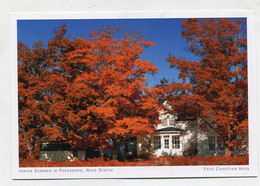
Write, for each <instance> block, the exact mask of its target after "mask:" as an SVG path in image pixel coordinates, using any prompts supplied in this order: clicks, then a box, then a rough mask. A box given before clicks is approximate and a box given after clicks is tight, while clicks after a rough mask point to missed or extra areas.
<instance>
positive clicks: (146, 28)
mask: <svg viewBox="0 0 260 186" xmlns="http://www.w3.org/2000/svg"><path fill="white" fill-rule="evenodd" d="M183 20H184V19H88V20H86V19H84V20H19V21H18V22H17V28H18V41H20V42H22V43H24V44H27V45H28V46H29V47H32V46H33V44H34V43H35V42H37V41H39V40H40V41H42V42H43V43H44V44H46V43H47V41H48V40H49V39H50V38H51V37H53V36H54V29H55V28H58V27H60V26H61V25H62V24H63V23H66V25H67V29H68V33H69V34H71V38H74V37H88V34H89V32H90V31H92V30H94V29H95V28H102V27H103V26H107V25H109V26H113V27H116V26H120V27H121V28H122V31H123V32H124V31H129V30H135V31H139V33H140V34H141V35H142V36H143V37H144V38H146V39H148V40H149V41H152V42H155V46H152V47H148V48H146V49H145V51H144V53H143V54H142V55H141V58H142V59H146V60H147V61H150V62H152V63H153V64H154V65H155V66H156V67H157V68H158V73H157V74H156V75H155V76H154V77H153V76H152V75H147V76H146V77H147V78H148V86H149V87H152V86H154V85H156V84H159V83H160V80H161V79H162V78H164V77H165V78H167V79H170V80H172V79H173V78H174V79H175V80H177V79H178V71H176V70H174V69H170V68H169V63H168V62H166V59H167V57H168V56H169V53H170V52H171V53H172V54H173V55H175V56H176V57H185V58H186V59H188V60H193V61H196V60H197V58H196V56H194V55H193V54H192V53H190V52H187V48H188V44H187V43H186V41H185V40H184V39H183V38H182V37H181V36H180V34H181V31H182V29H181V21H183Z"/></svg>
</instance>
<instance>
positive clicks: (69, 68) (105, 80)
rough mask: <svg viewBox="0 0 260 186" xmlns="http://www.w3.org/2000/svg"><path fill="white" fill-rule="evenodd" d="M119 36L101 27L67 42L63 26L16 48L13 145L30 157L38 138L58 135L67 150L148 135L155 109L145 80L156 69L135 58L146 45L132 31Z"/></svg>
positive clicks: (110, 28) (153, 97)
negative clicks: (16, 101)
mask: <svg viewBox="0 0 260 186" xmlns="http://www.w3.org/2000/svg"><path fill="white" fill-rule="evenodd" d="M118 31H119V28H112V27H104V28H103V29H98V30H96V31H93V32H91V34H90V35H91V37H92V38H91V39H90V40H86V39H84V38H77V39H74V40H71V39H69V38H68V37H66V32H67V29H66V26H65V25H63V26H62V27H61V29H56V34H55V37H53V38H51V39H50V40H49V42H48V44H47V46H44V45H43V44H42V42H38V43H36V44H35V45H34V47H33V49H30V48H29V47H27V46H26V45H24V44H22V43H19V44H18V69H19V70H18V77H19V85H18V87H19V90H18V93H19V95H18V96H19V133H20V135H21V136H22V139H23V141H20V148H24V147H25V146H28V148H30V149H32V150H31V153H30V154H31V155H32V154H33V148H34V146H35V142H36V141H37V140H41V139H59V138H61V137H62V138H63V139H64V140H66V141H67V142H68V143H70V145H72V148H73V147H82V148H85V147H95V148H99V147H100V146H103V145H104V144H106V143H107V142H106V140H107V138H111V139H113V140H114V144H115V146H116V144H117V143H118V141H120V140H121V139H123V138H125V133H127V134H128V137H131V136H134V135H143V134H146V133H149V132H152V131H153V129H154V127H155V124H157V122H158V121H157V119H158V113H154V110H155V111H156V110H157V107H158V105H157V101H156V99H155V97H156V95H155V94H151V93H147V94H146V92H148V88H147V86H146V83H145V81H146V78H145V77H144V75H145V74H154V73H156V72H157V68H156V67H155V66H154V65H153V64H152V63H150V62H148V61H145V60H141V59H140V58H139V56H140V54H141V53H143V52H144V48H145V47H148V46H152V45H153V43H151V42H149V41H147V40H145V39H144V38H142V37H141V36H140V35H137V34H135V33H131V32H129V33H125V34H124V35H123V36H122V38H121V39H119V38H120V37H119V38H115V37H114V34H115V33H116V32H118ZM31 131H37V132H34V135H35V136H34V138H32V137H31V136H30V135H27V134H30V133H31ZM25 144H26V145H25ZM115 148H116V147H115ZM20 152H21V154H20V155H22V154H24V153H26V154H27V155H28V153H27V151H20Z"/></svg>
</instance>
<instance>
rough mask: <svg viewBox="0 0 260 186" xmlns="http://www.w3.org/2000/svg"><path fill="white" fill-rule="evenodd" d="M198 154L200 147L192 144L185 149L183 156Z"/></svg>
mask: <svg viewBox="0 0 260 186" xmlns="http://www.w3.org/2000/svg"><path fill="white" fill-rule="evenodd" d="M197 154H198V149H197V147H196V146H190V147H188V148H187V149H185V150H184V151H183V156H185V157H190V156H192V157H193V156H196V155H197Z"/></svg>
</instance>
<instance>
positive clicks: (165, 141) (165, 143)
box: [164, 135, 170, 149]
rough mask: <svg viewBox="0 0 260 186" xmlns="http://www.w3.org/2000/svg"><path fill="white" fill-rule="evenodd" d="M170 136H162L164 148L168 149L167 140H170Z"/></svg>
mask: <svg viewBox="0 0 260 186" xmlns="http://www.w3.org/2000/svg"><path fill="white" fill-rule="evenodd" d="M169 139H170V136H168V135H167V136H164V148H165V149H168V148H169V142H170V140H169Z"/></svg>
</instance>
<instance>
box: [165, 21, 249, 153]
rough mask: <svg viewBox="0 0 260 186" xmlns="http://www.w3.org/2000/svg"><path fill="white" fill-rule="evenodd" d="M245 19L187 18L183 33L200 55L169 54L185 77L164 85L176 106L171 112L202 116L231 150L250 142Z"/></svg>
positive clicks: (204, 125)
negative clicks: (247, 140)
mask: <svg viewBox="0 0 260 186" xmlns="http://www.w3.org/2000/svg"><path fill="white" fill-rule="evenodd" d="M242 24H243V21H241V20H235V21H232V20H229V19H201V20H199V19H187V20H185V21H183V22H182V27H183V32H182V34H181V35H182V37H183V38H184V39H186V41H187V42H188V43H189V46H190V50H191V52H192V53H194V54H195V55H196V56H197V57H198V58H197V61H188V60H186V59H184V58H176V57H175V56H173V55H170V57H169V58H168V61H169V63H170V66H171V67H172V68H176V69H178V70H179V71H180V73H179V78H181V79H182V80H183V82H181V83H176V82H173V83H170V84H169V85H168V86H165V85H164V86H162V87H163V88H164V89H165V90H166V92H167V96H166V99H167V100H168V103H169V104H170V105H171V106H172V108H173V109H172V110H171V111H169V112H175V113H181V114H182V115H185V114H186V115H187V114H191V115H193V116H195V117H197V118H200V119H201V120H200V127H201V128H202V129H204V130H209V129H212V130H214V131H215V133H216V134H218V135H219V139H220V140H221V141H223V142H224V145H225V146H226V147H228V150H230V151H234V149H235V148H240V147H241V146H242V145H243V143H244V144H245V143H246V138H247V130H248V90H247V40H246V30H243V29H242V28H243V26H241V25H242ZM238 136H240V138H238Z"/></svg>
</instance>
